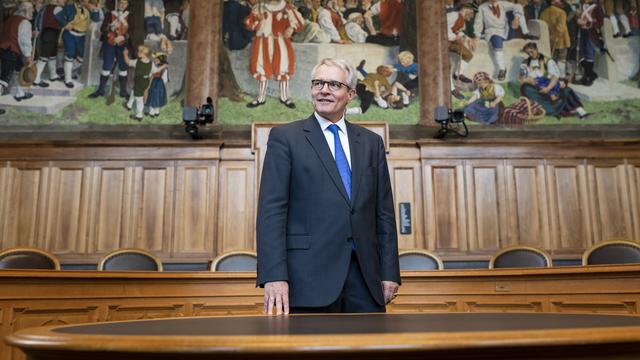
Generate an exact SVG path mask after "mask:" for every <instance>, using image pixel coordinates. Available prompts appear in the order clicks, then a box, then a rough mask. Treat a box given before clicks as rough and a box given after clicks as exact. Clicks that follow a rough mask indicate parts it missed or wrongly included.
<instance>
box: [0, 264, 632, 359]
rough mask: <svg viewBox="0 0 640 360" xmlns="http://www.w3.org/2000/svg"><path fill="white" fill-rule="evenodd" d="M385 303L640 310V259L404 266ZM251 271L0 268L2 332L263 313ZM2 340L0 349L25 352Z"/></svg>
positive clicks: (405, 308)
mask: <svg viewBox="0 0 640 360" xmlns="http://www.w3.org/2000/svg"><path fill="white" fill-rule="evenodd" d="M402 278H403V286H402V287H401V288H400V296H399V297H398V298H397V299H396V301H395V302H394V303H393V304H392V305H391V306H389V311H390V312H394V313H396V312H400V313H401V312H524V311H528V312H559V313H576V312H582V313H603V314H630V315H637V314H639V313H640V265H618V266H591V267H566V268H550V269H522V270H515V269H503V270H499V269H497V270H444V271H412V272H403V273H402ZM261 309H262V290H261V289H256V288H255V273H209V272H191V273H169V272H165V273H125V272H98V271H59V272H53V271H51V272H42V271H8V270H3V271H0V328H1V332H0V336H1V337H4V336H6V335H9V334H11V333H13V332H14V331H17V330H20V329H25V328H29V327H38V326H47V325H65V324H78V323H88V322H104V321H118V320H139V319H152V318H170V317H188V316H217V315H231V314H236V315H238V314H259V313H260V312H261ZM23 358H24V357H23V355H22V354H21V353H20V352H19V351H18V350H17V349H12V348H10V347H9V346H6V345H5V344H4V343H2V342H0V359H3V360H17V359H23Z"/></svg>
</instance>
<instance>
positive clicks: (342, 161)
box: [329, 124, 351, 200]
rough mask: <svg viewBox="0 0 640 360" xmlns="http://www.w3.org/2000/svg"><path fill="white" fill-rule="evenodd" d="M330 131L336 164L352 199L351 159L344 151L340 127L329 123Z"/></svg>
mask: <svg viewBox="0 0 640 360" xmlns="http://www.w3.org/2000/svg"><path fill="white" fill-rule="evenodd" d="M329 131H331V133H332V134H333V145H334V146H333V149H334V153H335V158H336V165H337V166H338V172H339V173H340V177H341V178H342V184H343V185H344V188H345V190H347V196H348V197H349V200H351V168H349V161H347V155H346V154H345V153H344V149H343V148H342V143H341V142H340V135H339V134H338V131H340V128H339V127H338V125H336V124H331V125H329Z"/></svg>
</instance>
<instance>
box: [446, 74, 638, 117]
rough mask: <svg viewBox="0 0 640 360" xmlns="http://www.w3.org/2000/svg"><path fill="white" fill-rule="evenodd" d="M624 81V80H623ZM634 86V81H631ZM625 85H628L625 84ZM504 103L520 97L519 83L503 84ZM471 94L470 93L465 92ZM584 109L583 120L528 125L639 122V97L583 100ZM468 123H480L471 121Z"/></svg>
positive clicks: (512, 101) (455, 101)
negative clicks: (584, 117) (587, 114)
mask: <svg viewBox="0 0 640 360" xmlns="http://www.w3.org/2000/svg"><path fill="white" fill-rule="evenodd" d="M623 83H625V82H623ZM633 84H634V86H635V83H633ZM625 85H629V84H626V83H625ZM505 93H506V95H505V98H504V103H505V104H506V105H509V104H513V103H514V102H516V101H517V100H518V98H519V97H520V85H519V84H518V83H516V82H512V83H509V84H508V85H505ZM465 95H466V96H471V93H465ZM461 104H462V102H461V101H459V100H456V99H454V102H453V106H454V107H461ZM584 108H585V110H586V111H587V112H588V113H590V114H591V115H590V116H589V117H587V118H586V119H584V120H580V119H579V118H578V117H577V116H575V117H563V118H561V119H560V120H558V119H557V118H555V117H553V116H545V117H543V118H542V119H540V120H538V121H537V122H535V123H529V124H528V125H616V124H618V125H621V124H638V123H640V101H639V99H630V100H618V101H601V102H585V103H584ZM469 124H473V125H480V124H476V123H473V122H471V121H470V122H469Z"/></svg>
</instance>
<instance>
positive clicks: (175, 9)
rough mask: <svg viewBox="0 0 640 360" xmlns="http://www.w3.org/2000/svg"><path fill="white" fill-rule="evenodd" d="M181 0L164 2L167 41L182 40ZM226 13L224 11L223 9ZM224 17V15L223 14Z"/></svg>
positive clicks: (166, 0)
mask: <svg viewBox="0 0 640 360" xmlns="http://www.w3.org/2000/svg"><path fill="white" fill-rule="evenodd" d="M182 7H183V0H165V2H164V9H165V12H166V14H167V16H166V17H165V19H166V24H167V26H168V33H169V40H172V41H173V40H180V39H182V38H183V33H184V30H185V26H184V24H183V22H182V18H181V16H180V13H181V12H182ZM225 11H226V9H225ZM225 17H226V13H225Z"/></svg>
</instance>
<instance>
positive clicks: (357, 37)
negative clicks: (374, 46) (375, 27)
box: [344, 11, 369, 44]
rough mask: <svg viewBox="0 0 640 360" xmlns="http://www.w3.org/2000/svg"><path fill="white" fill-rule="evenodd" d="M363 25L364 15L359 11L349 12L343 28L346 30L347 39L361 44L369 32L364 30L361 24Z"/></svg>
mask: <svg viewBox="0 0 640 360" xmlns="http://www.w3.org/2000/svg"><path fill="white" fill-rule="evenodd" d="M363 25H364V16H362V14H361V13H359V12H357V11H354V12H352V13H351V14H349V17H348V19H347V23H346V25H345V26H344V29H345V30H346V31H347V35H348V36H349V40H351V41H352V42H354V43H356V44H362V43H364V42H366V41H367V36H369V34H368V33H367V32H366V31H364V29H363V28H362V26H363Z"/></svg>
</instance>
